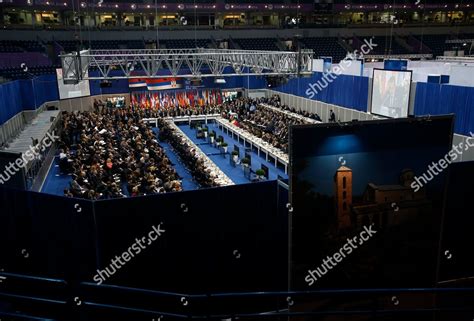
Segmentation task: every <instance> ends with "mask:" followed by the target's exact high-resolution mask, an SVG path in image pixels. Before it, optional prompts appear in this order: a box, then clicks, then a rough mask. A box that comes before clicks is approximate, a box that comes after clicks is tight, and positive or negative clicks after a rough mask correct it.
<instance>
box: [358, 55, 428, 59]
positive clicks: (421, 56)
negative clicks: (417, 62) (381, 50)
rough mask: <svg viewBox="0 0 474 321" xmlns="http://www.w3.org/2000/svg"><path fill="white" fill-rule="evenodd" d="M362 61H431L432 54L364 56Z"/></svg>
mask: <svg viewBox="0 0 474 321" xmlns="http://www.w3.org/2000/svg"><path fill="white" fill-rule="evenodd" d="M363 58H364V59H432V58H433V54H400V55H393V54H391V55H364V57H363Z"/></svg>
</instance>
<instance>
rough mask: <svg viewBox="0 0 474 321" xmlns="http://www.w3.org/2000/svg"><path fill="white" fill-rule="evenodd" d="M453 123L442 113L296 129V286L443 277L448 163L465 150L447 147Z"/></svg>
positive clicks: (413, 283) (406, 282) (405, 283)
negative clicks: (440, 273)
mask: <svg viewBox="0 0 474 321" xmlns="http://www.w3.org/2000/svg"><path fill="white" fill-rule="evenodd" d="M452 126H453V117H452V116H440V117H431V118H422V119H397V120H383V121H382V120H381V121H366V122H357V123H343V124H321V125H309V126H294V127H292V128H291V133H290V137H291V140H290V149H291V151H290V162H291V166H290V167H291V175H290V199H291V203H292V207H293V209H294V211H293V221H292V226H291V230H292V242H293V244H292V250H293V252H292V254H293V255H292V267H293V269H292V286H293V288H295V289H315V288H318V287H324V288H353V287H366V288H368V287H397V286H401V287H429V286H434V285H435V283H436V280H437V272H438V263H439V260H440V259H442V257H440V255H439V254H440V251H439V250H440V248H439V244H440V234H441V226H442V213H443V211H442V208H443V200H444V192H445V187H446V185H445V183H446V174H447V170H446V171H443V168H446V167H447V164H448V162H451V158H452V159H454V158H457V157H459V155H458V156H457V157H454V156H452V155H451V154H450V155H448V152H449V151H450V149H451V146H452ZM450 157H451V158H450ZM434 163H436V164H438V165H437V167H436V168H437V170H436V169H434V168H435V167H434V165H433V164H434ZM433 171H434V173H433ZM435 173H436V174H435Z"/></svg>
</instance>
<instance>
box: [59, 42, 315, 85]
mask: <svg viewBox="0 0 474 321" xmlns="http://www.w3.org/2000/svg"><path fill="white" fill-rule="evenodd" d="M60 58H61V63H62V71H63V81H64V83H78V82H79V81H81V80H85V79H90V80H92V79H104V80H106V79H111V80H112V79H128V78H200V77H222V76H255V75H278V76H284V75H308V74H311V73H312V69H313V51H312V50H301V51H299V52H292V51H259V50H231V49H203V48H196V49H129V50H122V49H121V50H83V51H81V52H73V53H67V54H61V55H60ZM229 67H230V69H229ZM224 69H225V71H226V72H225V74H224ZM91 70H97V71H98V74H99V75H98V76H95V75H94V76H91V75H90V71H91ZM114 70H118V71H121V72H118V73H117V72H112V71H114ZM229 70H230V71H229Z"/></svg>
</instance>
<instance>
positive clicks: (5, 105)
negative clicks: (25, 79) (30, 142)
mask: <svg viewBox="0 0 474 321" xmlns="http://www.w3.org/2000/svg"><path fill="white" fill-rule="evenodd" d="M20 86H21V84H20V81H18V80H17V81H12V82H9V83H5V84H3V85H0V125H1V124H3V123H5V122H6V121H7V120H9V119H10V118H12V117H13V116H15V115H16V114H18V113H19V112H21V111H22V105H21V98H22V96H21V91H20Z"/></svg>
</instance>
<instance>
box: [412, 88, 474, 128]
mask: <svg viewBox="0 0 474 321" xmlns="http://www.w3.org/2000/svg"><path fill="white" fill-rule="evenodd" d="M441 114H455V115H456V120H455V128H454V131H455V132H456V133H458V134H463V135H470V134H469V132H470V131H473V132H474V88H472V87H461V86H451V85H442V84H441V85H440V84H432V83H417V85H416V96H415V115H416V116H422V115H441Z"/></svg>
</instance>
